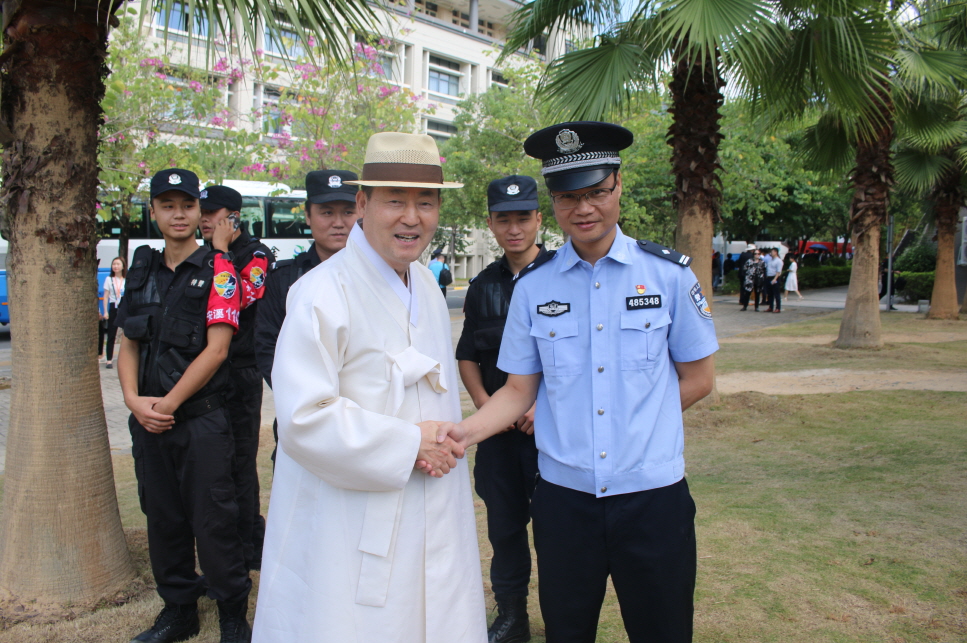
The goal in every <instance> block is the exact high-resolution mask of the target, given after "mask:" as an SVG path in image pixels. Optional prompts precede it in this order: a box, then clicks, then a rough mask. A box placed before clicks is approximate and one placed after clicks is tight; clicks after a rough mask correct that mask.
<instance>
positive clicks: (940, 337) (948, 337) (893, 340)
mask: <svg viewBox="0 0 967 643" xmlns="http://www.w3.org/2000/svg"><path fill="white" fill-rule="evenodd" d="M965 340H967V332H963V331H962V332H957V331H953V332H940V333H935V332H925V333H884V334H883V342H884V343H886V344H942V343H944V342H962V341H965ZM835 341H836V335H809V336H805V337H770V336H768V335H759V336H757V337H723V338H721V339H719V344H832V343H833V342H835Z"/></svg>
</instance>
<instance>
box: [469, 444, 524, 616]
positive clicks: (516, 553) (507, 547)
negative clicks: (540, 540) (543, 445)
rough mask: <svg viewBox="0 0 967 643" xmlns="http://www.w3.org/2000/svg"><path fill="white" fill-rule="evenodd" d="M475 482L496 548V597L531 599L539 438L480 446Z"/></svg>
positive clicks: (492, 566) (492, 576) (493, 573)
mask: <svg viewBox="0 0 967 643" xmlns="http://www.w3.org/2000/svg"><path fill="white" fill-rule="evenodd" d="M473 477H474V481H475V486H476V489H477V495H479V496H480V497H481V498H482V499H483V501H484V504H485V505H486V506H487V537H488V538H489V539H490V544H491V545H492V546H493V549H494V557H493V559H492V561H491V563H490V583H491V585H492V586H493V590H494V594H495V595H496V596H497V597H498V599H501V598H503V597H505V596H507V597H510V596H527V585H528V584H529V583H530V577H531V550H530V543H529V542H528V540H527V523H529V522H530V519H531V508H530V504H531V496H532V495H533V494H534V485H536V484H537V445H536V444H535V443H534V436H533V435H527V434H525V433H521V432H520V431H518V430H516V429H515V430H511V431H507V432H506V433H498V434H497V435H494V436H491V437H489V438H487V439H486V440H484V441H483V442H481V443H480V444H479V445H477V455H476V463H475V464H474V468H473Z"/></svg>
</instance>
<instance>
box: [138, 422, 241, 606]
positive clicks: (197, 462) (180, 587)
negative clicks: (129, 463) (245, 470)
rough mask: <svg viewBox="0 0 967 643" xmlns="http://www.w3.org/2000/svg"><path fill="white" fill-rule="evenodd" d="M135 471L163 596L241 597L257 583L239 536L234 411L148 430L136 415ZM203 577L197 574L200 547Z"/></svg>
mask: <svg viewBox="0 0 967 643" xmlns="http://www.w3.org/2000/svg"><path fill="white" fill-rule="evenodd" d="M128 427H129V429H130V430H131V440H132V445H133V446H132V452H133V454H134V465H135V473H136V475H137V479H138V496H139V497H140V499H141V510H142V511H143V512H144V514H145V516H146V517H147V521H148V551H149V553H150V556H151V570H152V572H153V573H154V578H155V582H156V583H157V585H158V594H160V595H161V598H163V599H164V600H165V602H166V603H174V604H178V605H186V604H191V603H194V602H195V601H196V600H197V599H198V598H199V597H201V596H203V595H205V594H206V593H207V594H208V596H209V597H210V598H212V599H214V600H218V601H229V602H231V601H236V600H241V599H242V598H244V597H245V596H247V595H248V592H249V589H250V588H251V585H252V582H251V581H250V580H249V576H248V570H247V569H246V567H245V561H244V558H243V556H242V540H241V538H239V535H238V526H237V521H238V505H237V504H236V500H235V483H234V482H233V478H232V467H233V461H234V456H235V447H234V439H233V437H232V432H231V428H230V424H229V418H228V410H227V409H225V408H220V409H215V410H214V411H210V412H208V413H206V414H205V415H201V416H198V417H195V418H191V419H188V420H184V421H181V422H177V423H176V424H175V425H174V426H173V427H172V428H171V429H169V430H167V431H165V432H163V433H150V432H148V431H147V430H146V429H145V428H144V427H143V426H141V424H139V423H138V421H137V420H136V419H135V418H134V415H131V417H130V419H129V420H128ZM196 545H197V550H198V563H199V565H200V566H201V570H202V573H204V577H201V576H199V575H198V574H197V573H196V572H195V548H196Z"/></svg>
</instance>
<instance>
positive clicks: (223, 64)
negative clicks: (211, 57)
mask: <svg viewBox="0 0 967 643" xmlns="http://www.w3.org/2000/svg"><path fill="white" fill-rule="evenodd" d="M212 71H228V58H219V59H218V62H217V63H215V66H214V67H212Z"/></svg>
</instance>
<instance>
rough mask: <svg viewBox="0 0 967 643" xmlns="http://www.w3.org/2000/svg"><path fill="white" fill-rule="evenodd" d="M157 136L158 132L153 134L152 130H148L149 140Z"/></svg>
mask: <svg viewBox="0 0 967 643" xmlns="http://www.w3.org/2000/svg"><path fill="white" fill-rule="evenodd" d="M157 135H158V133H157V132H152V131H151V130H148V140H152V139H153V138H154V137H155V136H157Z"/></svg>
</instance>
